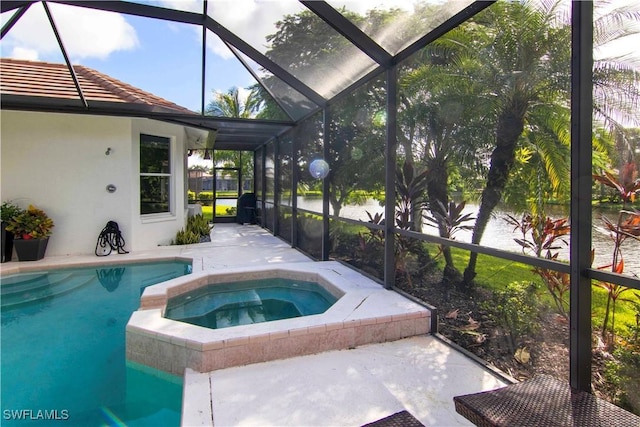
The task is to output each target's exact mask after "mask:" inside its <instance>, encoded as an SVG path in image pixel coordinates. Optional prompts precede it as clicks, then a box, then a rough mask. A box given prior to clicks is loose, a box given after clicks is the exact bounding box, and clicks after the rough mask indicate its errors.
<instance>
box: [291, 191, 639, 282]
mask: <svg viewBox="0 0 640 427" xmlns="http://www.w3.org/2000/svg"><path fill="white" fill-rule="evenodd" d="M298 207H299V208H303V209H307V210H311V211H314V212H322V200H320V199H310V198H304V197H300V198H298ZM478 209H479V205H477V204H467V205H466V206H465V209H464V212H463V214H466V213H470V214H471V215H472V216H473V217H475V216H476V214H477V212H478ZM367 212H369V213H370V214H371V215H373V214H375V213H384V207H382V206H380V204H379V203H378V201H376V200H374V199H369V200H367V201H366V203H364V204H362V205H349V206H344V207H343V208H342V209H341V211H340V216H341V217H343V218H349V219H355V220H361V221H365V222H366V221H368V220H369V217H368V215H367ZM331 213H332V214H333V212H332V211H331ZM507 215H511V216H514V217H515V218H518V219H520V218H521V217H522V215H521V214H518V213H516V212H514V211H511V210H508V209H505V208H503V207H502V208H497V209H496V210H495V211H494V212H493V216H492V218H491V220H490V221H489V224H487V229H486V231H485V233H484V235H483V236H482V240H481V242H480V244H481V245H484V246H488V247H492V248H495V249H503V250H507V251H511V252H518V253H522V247H521V246H520V245H519V244H518V243H516V242H515V240H514V239H519V238H522V235H521V234H520V232H519V231H518V230H515V231H514V226H513V225H510V224H509V223H508V222H507V221H506V220H505V218H506V217H507ZM549 216H551V217H552V218H554V219H558V218H562V217H566V216H568V208H564V207H562V206H552V207H549ZM602 216H605V217H607V218H608V219H609V220H611V221H612V222H616V221H617V218H618V210H616V209H594V210H593V212H592V223H593V226H594V229H593V233H592V247H593V248H594V249H595V254H594V266H595V267H601V266H606V265H609V264H611V257H612V251H613V241H612V240H611V237H610V236H609V233H608V232H607V230H606V227H605V226H604V223H603V221H602ZM473 224H474V221H469V222H468V225H471V226H473ZM423 232H424V233H426V234H431V235H438V230H437V229H436V228H435V227H431V226H427V225H425V226H424V228H423ZM454 238H455V239H456V240H458V241H461V242H467V243H468V242H471V231H470V230H469V231H466V230H460V231H458V232H457V233H456V234H455V236H454ZM566 241H567V244H566V245H563V246H564V247H563V248H561V249H559V250H558V251H559V252H560V254H559V255H558V258H560V259H562V260H568V259H569V244H568V242H569V236H566ZM622 255H623V258H624V274H625V275H629V276H633V277H637V276H640V242H639V241H637V240H634V239H632V238H627V239H626V241H625V242H624V243H623V245H622ZM634 275H635V276H634Z"/></svg>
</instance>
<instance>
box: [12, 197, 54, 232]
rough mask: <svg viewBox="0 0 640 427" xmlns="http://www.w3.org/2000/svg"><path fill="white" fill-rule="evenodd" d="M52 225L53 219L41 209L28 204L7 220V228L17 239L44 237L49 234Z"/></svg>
mask: <svg viewBox="0 0 640 427" xmlns="http://www.w3.org/2000/svg"><path fill="white" fill-rule="evenodd" d="M53 226H54V224H53V220H52V219H51V218H49V216H48V215H47V214H46V213H45V212H44V211H43V210H42V209H38V208H36V207H35V206H33V205H29V208H28V209H26V210H24V211H21V212H20V213H18V214H17V215H15V216H14V217H13V218H11V220H9V225H8V226H7V230H8V231H11V232H12V233H13V234H14V235H15V237H16V238H17V239H24V240H28V239H44V238H46V237H49V236H50V235H51V233H52V229H53Z"/></svg>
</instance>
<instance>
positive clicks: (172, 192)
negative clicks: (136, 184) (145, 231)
mask: <svg viewBox="0 0 640 427" xmlns="http://www.w3.org/2000/svg"><path fill="white" fill-rule="evenodd" d="M142 135H148V136H151V137H159V138H165V139H168V140H169V171H170V173H168V174H167V173H143V172H140V162H141V158H140V142H141V140H142ZM175 155H176V139H175V136H171V135H163V134H159V133H157V132H144V131H141V132H139V133H138V180H140V177H143V176H168V177H169V212H156V213H148V214H143V213H142V212H141V211H140V191H141V188H138V212H139V214H140V220H141V222H142V223H152V222H162V221H173V220H175V218H176V213H175V206H176V201H175V198H176V189H175V186H176V185H175V183H176V177H175V169H176V168H175V165H174V158H175Z"/></svg>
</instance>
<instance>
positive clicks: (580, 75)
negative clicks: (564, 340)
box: [256, 1, 640, 392]
mask: <svg viewBox="0 0 640 427" xmlns="http://www.w3.org/2000/svg"><path fill="white" fill-rule="evenodd" d="M483 3H486V2H483ZM490 3H493V2H490ZM476 6H477V5H476ZM483 6H484V7H486V6H488V5H487V4H483ZM484 7H483V8H482V9H484ZM477 12H479V10H476V11H475V13H477ZM571 12H572V21H571V22H572V41H571V50H572V57H571V76H572V77H571V209H570V215H569V218H570V223H571V224H572V232H571V236H570V247H571V250H570V257H569V263H568V264H565V263H561V262H558V261H551V260H547V259H542V258H532V257H528V256H523V255H520V254H516V253H511V252H507V251H504V250H499V249H494V248H489V247H484V246H479V245H473V244H470V243H463V242H458V241H454V240H449V239H444V238H441V237H437V236H430V235H425V234H422V233H417V232H413V231H407V230H402V229H399V228H396V227H394V222H393V221H385V225H384V231H385V236H386V239H385V250H384V280H383V281H382V284H383V285H384V286H385V287H386V288H389V289H392V288H394V280H395V259H394V240H395V236H396V235H405V236H407V237H412V238H415V239H419V240H423V241H427V242H432V243H437V244H445V245H448V246H453V247H458V248H461V249H465V250H469V251H473V252H478V253H481V254H486V255H490V256H494V257H497V258H502V259H505V260H511V261H516V262H521V263H524V264H528V265H531V266H535V267H541V268H545V269H549V270H554V271H559V272H562V273H570V274H571V284H570V310H571V311H570V332H569V335H570V354H569V365H570V366H569V374H570V385H571V387H573V388H575V389H578V390H584V391H589V392H590V391H591V374H592V373H591V364H592V353H591V335H592V326H591V303H592V302H591V291H592V290H591V287H592V284H591V281H592V280H603V281H607V282H610V283H615V284H618V285H621V286H625V287H628V288H632V289H640V281H638V280H637V279H634V278H632V277H629V276H624V275H621V274H616V273H611V272H606V271H602V270H597V269H595V268H592V267H591V244H592V241H591V239H592V236H591V232H592V220H591V216H590V215H580V212H590V211H591V209H592V207H591V186H592V145H591V138H592V116H593V110H592V104H593V87H592V70H593V3H592V2H590V1H584V2H583V1H573V2H572V8H571ZM475 13H474V14H475ZM470 16H473V15H470ZM470 16H469V17H470ZM469 17H467V18H466V19H468V18H469ZM458 24H459V23H456V24H455V25H452V26H451V27H448V28H447V31H448V30H449V29H451V28H453V27H455V26H456V25H458ZM445 32H446V31H445ZM439 35H441V34H439ZM439 35H438V36H439ZM431 40H433V39H430V40H429V41H431ZM423 41H424V40H423ZM429 41H427V42H426V43H424V44H422V45H420V47H417V46H413V48H415V50H418V49H419V48H421V47H423V46H424V45H426V44H427V43H428V42H429ZM415 50H412V51H411V52H410V51H403V52H402V54H401V55H398V56H397V57H394V58H393V60H391V61H390V62H389V63H388V66H387V67H386V71H385V72H386V77H387V100H386V102H387V105H386V114H387V140H386V150H385V156H386V157H385V159H386V167H385V190H386V194H394V193H395V168H396V162H395V158H396V124H397V121H396V117H397V100H396V97H395V93H396V91H397V74H398V73H397V64H399V63H400V62H401V60H402V59H405V58H407V57H408V56H410V54H412V53H414V52H415ZM359 83H360V84H363V83H364V82H359ZM354 86H355V85H354ZM353 89H354V88H353V87H350V88H349V90H348V91H345V92H343V93H342V94H341V95H344V94H345V93H346V92H349V91H351V90H353ZM339 98H340V96H337V97H336V98H334V99H332V100H330V101H329V102H328V103H327V104H326V105H325V106H323V109H322V110H323V117H324V122H323V124H324V127H325V130H326V128H327V126H328V120H329V119H328V108H329V106H330V105H331V103H332V102H334V101H335V100H336V99H339ZM327 134H328V132H326V131H325V132H324V146H325V147H327V146H328V136H327ZM277 141H278V139H277V138H276V139H274V140H271V141H269V142H267V143H266V144H264V145H263V146H262V147H261V148H260V149H258V150H256V159H257V161H260V158H261V154H262V153H263V152H264V149H263V148H264V147H266V145H267V144H274V147H276V148H275V150H276V153H277V146H278V144H277ZM294 151H295V150H294ZM326 157H328V156H326ZM293 179H294V182H293V184H292V190H293V191H295V189H296V186H297V183H296V180H297V177H296V176H295V173H294V178H293ZM328 191H329V188H328V182H327V180H325V182H324V183H323V212H322V216H323V232H322V242H321V247H322V256H321V257H319V258H318V259H321V260H328V259H329V250H328V248H329V218H330V215H329V202H328ZM259 199H260V200H264V197H259ZM274 200H276V203H275V205H274V209H275V210H276V213H275V214H274V215H273V218H278V214H277V210H278V204H277V195H276V197H275V198H274ZM293 200H294V202H293V203H294V205H293V207H292V210H293V217H292V222H293V226H292V229H293V232H292V236H291V238H290V239H287V240H288V241H290V242H291V243H292V246H293V247H296V246H297V245H296V232H295V228H296V215H297V213H298V211H299V210H298V209H297V208H296V205H295V203H296V202H295V200H296V198H295V197H294V199H293ZM394 215H395V200H394V198H387V199H386V201H385V218H394ZM334 219H336V220H340V221H342V222H347V223H354V224H358V225H363V226H366V227H369V228H376V227H375V226H372V225H371V224H367V223H364V222H362V221H354V220H349V219H346V218H337V217H334ZM262 226H264V227H266V228H268V229H270V230H271V231H272V232H273V233H274V234H277V230H278V224H277V223H275V222H274V223H273V224H266V223H264V222H263V223H262Z"/></svg>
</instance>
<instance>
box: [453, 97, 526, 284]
mask: <svg viewBox="0 0 640 427" xmlns="http://www.w3.org/2000/svg"><path fill="white" fill-rule="evenodd" d="M518 111H519V109H518V108H517V107H516V106H514V108H507V109H506V110H505V111H503V112H502V113H501V114H500V117H498V125H497V128H496V148H495V149H494V150H493V152H492V153H491V166H490V168H489V174H488V175H487V184H486V186H485V188H484V190H483V191H482V197H481V201H480V208H479V210H478V217H477V218H476V222H475V225H474V227H473V235H472V237H471V243H475V244H479V243H480V240H481V239H482V235H483V234H484V230H485V229H486V227H487V224H488V223H489V219H490V218H491V214H492V213H493V210H494V209H495V207H496V206H497V205H498V202H500V199H501V198H502V191H503V190H504V188H505V186H506V184H507V180H508V178H509V172H510V171H511V168H512V166H513V163H514V161H515V150H516V143H517V142H518V138H519V137H520V135H521V134H522V131H523V130H524V115H525V110H524V109H522V111H520V112H518ZM477 260H478V253H477V252H471V255H470V257H469V264H468V265H467V268H466V269H465V271H464V284H465V285H466V286H470V285H471V283H472V282H473V279H474V278H475V277H476V262H477Z"/></svg>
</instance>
